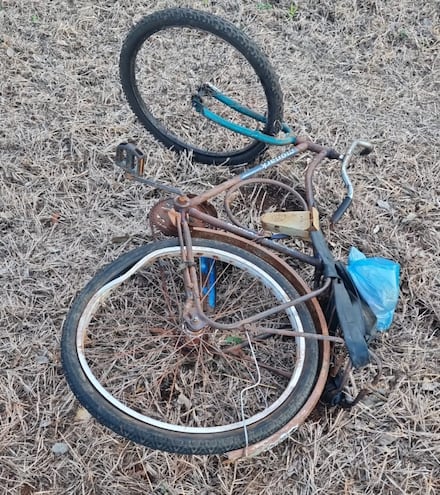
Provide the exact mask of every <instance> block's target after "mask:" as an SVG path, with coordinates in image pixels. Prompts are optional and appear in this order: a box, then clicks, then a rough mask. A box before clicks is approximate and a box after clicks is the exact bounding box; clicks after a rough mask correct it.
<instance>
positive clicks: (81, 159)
mask: <svg viewBox="0 0 440 495" xmlns="http://www.w3.org/2000/svg"><path fill="white" fill-rule="evenodd" d="M176 3H177V2H171V1H165V0H159V1H158V2H156V5H155V6H154V7H152V6H151V5H150V3H149V2H142V1H138V0H134V1H133V2H129V3H128V2H113V1H112V2H110V1H97V2H88V1H85V0H78V1H76V0H75V1H74V0H70V1H68V2H62V1H59V0H54V1H52V2H43V1H39V0H36V1H32V2H25V1H24V0H17V1H7V0H3V1H2V2H0V7H1V9H0V68H1V73H2V74H1V79H0V102H1V111H0V149H1V155H0V161H1V177H0V228H1V238H0V258H1V265H0V274H1V286H0V294H1V299H0V316H1V328H0V356H1V357H0V362H1V366H0V398H1V400H0V420H1V436H0V492H1V493H5V494H20V495H30V494H37V493H40V494H43V493H44V494H64V493H69V494H76V493H78V494H80V493H81V494H113V493H119V494H136V493H156V494H163V495H165V494H181V493H185V494H186V493H188V494H190V493H198V494H206V495H207V494H238V493H240V494H283V493H286V494H287V493H289V494H295V493H303V494H312V493H313V494H319V493H326V494H341V493H345V494H378V493H383V494H404V493H405V494H406V493H411V494H412V493H420V494H435V493H439V492H440V467H439V466H440V464H439V459H440V423H439V412H440V382H439V347H440V346H439V337H440V335H439V319H440V305H439V301H440V266H439V250H440V249H439V248H440V218H439V197H440V196H439V192H440V188H439V182H440V181H439V178H440V177H439V173H440V172H439V171H440V167H439V155H440V152H439V144H438V141H439V137H440V124H439V108H440V102H439V97H438V94H439V91H440V86H439V84H440V70H439V55H438V54H439V52H438V50H439V35H440V32H439V4H438V2H437V1H435V0H431V1H430V0H422V1H421V2H418V3H415V2H412V1H411V0H400V1H397V0H390V1H383V0H377V1H374V2H373V1H365V2H360V1H355V0H337V1H331V0H323V1H317V0H310V1H308V2H298V12H297V14H296V16H295V17H294V18H293V19H290V18H289V16H288V10H289V7H290V5H291V2H284V1H278V2H275V1H274V2H272V5H267V4H266V7H267V8H262V5H261V4H258V2H253V1H247V0H245V1H242V2H239V3H237V2H232V1H229V0H223V1H219V2H211V1H209V0H208V1H206V2H205V1H196V0H191V1H190V0H188V1H186V2H185V5H190V6H194V7H199V8H201V9H204V10H208V11H214V12H216V13H219V14H221V15H222V16H224V17H226V18H228V19H230V20H232V21H234V22H235V23H237V24H239V25H240V26H241V27H243V29H245V30H246V31H247V32H248V33H249V34H251V35H252V36H253V37H254V39H255V40H256V41H257V42H259V44H260V45H263V46H264V47H265V49H266V51H267V52H268V54H269V56H270V58H271V59H272V60H273V62H274V64H275V66H276V68H277V70H278V71H279V73H280V77H281V83H282V86H283V90H284V93H285V102H286V112H285V113H286V118H287V120H288V121H289V122H295V123H296V126H297V128H298V129H299V131H301V132H302V133H306V134H308V135H309V136H310V137H312V138H314V139H318V140H320V141H322V142H325V143H330V144H333V145H335V146H338V147H339V148H344V147H345V146H346V145H347V144H348V143H349V141H350V139H351V138H352V137H358V136H362V137H365V138H368V139H371V140H372V141H373V142H374V144H375V147H376V151H375V154H374V155H373V156H372V157H371V158H369V159H368V160H365V161H362V162H360V163H359V165H358V167H357V169H356V171H355V172H354V175H353V179H354V183H355V187H356V192H357V196H356V201H355V205H354V207H353V208H352V209H351V210H350V213H349V215H348V216H347V218H346V219H345V221H344V222H342V223H341V225H340V226H339V227H338V229H337V231H336V232H335V233H334V235H333V237H332V239H333V243H334V246H335V249H336V250H337V251H340V253H341V255H342V256H345V255H346V253H347V250H348V248H349V246H350V245H357V246H358V247H359V248H361V249H362V250H364V251H365V252H366V253H367V254H378V255H382V256H388V257H391V258H394V259H396V260H397V261H399V262H400V263H401V266H402V287H401V300H400V304H399V307H398V310H397V314H396V318H395V323H394V325H393V327H392V329H391V330H390V332H389V333H388V334H386V335H384V336H383V337H382V338H380V339H379V341H378V342H377V344H376V352H377V353H378V354H379V355H380V357H381V358H382V359H383V360H384V377H383V379H382V381H381V384H380V397H379V396H378V397H370V398H369V399H367V400H366V401H365V403H363V404H362V405H360V406H359V407H358V408H356V409H355V410H354V411H351V412H344V411H329V412H328V413H327V414H326V415H325V417H323V418H320V419H319V420H318V421H316V422H308V423H307V424H306V425H304V427H303V428H301V430H300V431H299V432H298V433H296V434H294V435H292V437H291V438H290V439H289V440H288V441H286V442H284V443H283V444H282V445H280V446H279V447H277V448H275V449H274V450H273V451H271V452H267V453H265V454H262V455H260V456H259V457H257V458H256V459H252V460H246V461H243V462H240V463H238V464H235V465H224V464H222V463H221V460H220V459H219V458H218V457H185V456H175V455H167V454H163V453H161V452H155V451H151V450H148V449H144V448H141V447H139V446H136V445H134V444H132V443H130V442H128V441H124V440H123V439H122V438H119V437H117V436H116V435H113V434H111V433H110V432H109V431H108V430H106V429H105V428H103V427H101V426H99V425H98V424H96V423H95V422H94V421H93V420H82V421H81V420H78V419H75V413H76V411H77V408H78V403H77V402H76V401H75V400H74V398H73V396H72V394H71V392H70V391H69V389H68V387H67V384H66V382H65V380H64V378H63V374H62V370H61V365H60V358H59V340H60V328H61V325H62V321H63V318H64V316H65V315H66V312H67V309H68V307H69V304H70V302H71V300H72V297H73V296H74V294H75V293H76V291H77V290H79V289H80V288H81V287H82V286H83V285H84V283H85V282H86V281H87V280H89V279H90V277H91V276H92V275H93V273H94V272H95V271H96V269H97V267H98V266H102V265H103V264H105V263H107V262H109V261H110V260H113V259H114V258H115V257H117V256H118V254H120V253H121V252H124V251H126V250H127V249H128V248H129V246H130V245H134V244H139V243H141V242H144V241H145V240H148V239H149V232H148V227H147V222H146V214H147V211H148V208H149V206H151V204H152V203H153V201H154V198H156V197H157V196H156V195H155V193H151V192H150V191H148V190H145V189H143V188H142V187H141V186H138V185H135V184H129V183H127V182H123V181H120V180H119V177H118V175H117V174H115V173H114V170H113V166H112V164H111V159H110V158H111V155H112V152H113V149H114V147H115V145H116V144H117V143H118V142H119V141H121V140H124V139H127V138H133V139H137V140H138V142H139V143H140V146H141V147H142V148H143V149H145V150H147V152H148V156H149V166H150V167H151V170H152V174H154V175H156V176H158V177H163V178H164V179H166V180H168V181H170V182H172V183H186V185H187V186H190V185H191V184H192V185H193V187H194V188H196V187H197V185H204V184H206V183H209V182H218V181H219V180H220V179H221V178H222V177H225V176H227V174H228V172H226V171H224V170H221V169H209V167H204V166H192V165H189V164H188V163H186V162H185V161H183V160H182V161H180V162H179V160H178V159H177V158H176V157H174V156H173V155H172V154H171V153H168V152H166V151H164V150H163V149H162V148H161V147H160V146H159V145H157V144H156V143H155V142H153V141H152V140H151V139H150V138H149V136H148V135H147V134H146V133H145V132H144V131H143V130H142V128H140V127H139V125H137V124H136V123H135V122H134V118H133V116H132V114H131V113H130V112H129V110H128V108H127V105H126V104H125V101H124V100H123V98H122V95H121V90H120V85H119V82H118V74H117V58H118V52H119V49H120V45H121V42H122V39H123V37H124V36H125V34H126V32H127V30H128V29H129V28H130V26H131V25H132V23H133V21H134V20H137V19H138V18H140V17H141V16H142V15H144V14H146V13H149V12H151V11H152V10H153V9H156V8H161V7H164V6H172V5H175V4H176ZM179 4H180V2H179ZM182 4H183V2H182ZM282 172H283V173H291V172H288V171H286V170H284V169H283V171H282ZM339 190H340V189H339V182H338V179H337V177H336V176H335V177H333V176H330V175H329V176H327V177H322V179H321V180H320V182H319V184H318V192H319V195H320V206H321V207H322V210H323V211H329V209H330V208H331V206H332V205H334V204H335V203H336V201H337V199H336V198H335V196H334V195H332V194H330V193H334V191H339ZM54 215H55V217H54ZM58 216H59V221H58V220H56V221H53V220H54V218H56V219H58ZM57 442H64V443H66V444H67V445H68V446H69V450H68V452H67V453H65V454H63V455H58V456H57V455H55V454H54V453H53V452H52V447H53V445H54V444H55V443H57Z"/></svg>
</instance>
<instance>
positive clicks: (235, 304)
mask: <svg viewBox="0 0 440 495" xmlns="http://www.w3.org/2000/svg"><path fill="white" fill-rule="evenodd" d="M193 252H194V256H195V259H196V261H197V267H198V268H197V269H198V270H199V273H200V281H201V282H200V283H201V285H202V286H203V287H205V288H206V287H208V290H206V291H205V296H204V299H205V298H206V300H208V299H209V304H205V305H204V306H205V308H206V311H207V312H208V313H209V317H210V318H211V319H212V320H215V321H217V322H221V323H227V324H232V327H231V329H229V330H219V329H217V328H211V327H206V328H204V329H203V330H202V332H201V333H200V334H198V335H196V336H195V335H194V334H190V332H188V330H187V328H186V327H185V323H184V320H183V318H182V311H183V307H184V304H185V291H184V285H183V280H182V267H181V256H180V246H179V244H178V242H177V241H176V240H174V239H173V240H167V241H162V242H157V243H154V244H151V245H147V246H143V247H141V248H138V249H136V250H134V251H131V252H129V253H127V254H126V255H124V256H122V257H120V258H119V259H118V260H116V261H114V262H113V263H111V264H110V265H109V266H107V267H106V268H105V269H104V270H103V271H101V272H100V273H99V274H98V275H96V277H95V278H94V279H93V280H92V281H91V282H90V283H89V284H88V285H87V286H86V288H85V289H84V290H83V291H82V292H81V293H80V294H79V295H78V297H77V298H76V300H75V302H74V304H73V306H72V308H71V310H70V312H69V315H68V317H67V319H66V322H65V325H64V329H63V337H62V359H63V366H64V370H65V374H66V377H67V379H68V381H69V384H70V386H71V388H72V390H73V391H74V393H75V394H76V396H77V397H78V399H79V400H80V402H82V404H83V405H84V406H85V407H86V408H87V409H89V411H90V412H91V414H92V415H94V416H95V417H96V418H97V419H98V420H99V421H101V422H102V423H103V424H105V425H107V426H108V427H110V428H111V429H113V430H114V431H115V432H117V433H119V434H121V435H123V436H125V437H127V438H129V439H131V440H133V441H135V442H138V443H140V444H143V445H146V446H148V447H151V448H156V449H160V450H166V451H170V452H179V453H187V454H196V453H198V454H212V453H223V452H226V451H229V450H233V449H237V448H240V447H243V446H245V445H246V443H249V444H252V443H255V442H257V441H259V440H261V439H263V438H266V437H268V436H269V435H271V434H273V433H275V432H276V431H278V430H279V429H280V428H281V427H282V426H284V425H285V424H286V423H287V422H288V421H289V420H290V419H291V418H292V417H293V416H294V415H295V414H296V413H297V412H298V411H299V410H300V409H301V407H302V406H303V405H304V403H305V402H306V400H307V398H308V397H309V395H310V393H311V391H312V389H313V386H314V383H315V379H316V375H317V372H318V358H319V352H318V344H317V342H316V341H314V340H310V339H303V338H294V337H289V336H286V335H279V334H276V333H275V332H276V330H292V329H294V330H296V331H300V332H310V333H316V331H315V327H314V324H313V321H312V318H311V316H310V313H309V311H308V309H307V308H306V306H304V305H301V304H300V305H298V306H294V307H290V308H288V309H287V310H284V311H282V312H278V313H276V314H273V315H270V316H266V317H264V318H262V319H260V320H258V322H257V323H256V324H255V325H251V326H250V327H248V328H247V330H246V331H245V330H243V329H242V328H241V327H240V326H239V325H237V326H236V327H235V326H234V325H233V324H234V323H235V322H237V323H238V322H239V321H240V320H242V319H244V318H247V317H250V316H252V315H255V314H257V313H260V312H262V311H266V310H268V309H270V308H273V307H274V306H276V305H279V304H281V303H283V302H286V301H289V300H291V299H293V298H296V297H298V293H297V292H296V290H295V289H294V288H293V287H292V286H291V284H290V283H289V282H288V281H287V280H286V279H285V278H284V276H283V275H281V274H280V273H279V272H278V271H276V270H275V269H274V268H273V267H272V266H270V264H268V263H267V262H266V261H263V260H262V259H260V258H258V257H257V256H255V255H253V254H252V253H250V252H248V251H246V250H244V249H241V248H238V247H234V246H232V245H229V244H226V243H223V242H219V241H215V240H202V239H194V246H193ZM206 267H209V268H208V272H207V268H206ZM214 270H215V271H214ZM202 279H203V280H205V281H206V280H209V281H210V282H209V285H208V286H207V285H206V283H205V282H203V280H202ZM213 290H215V297H210V294H212V291H213ZM202 302H205V301H202ZM263 329H264V330H263ZM284 333H285V332H284ZM246 437H247V438H246Z"/></svg>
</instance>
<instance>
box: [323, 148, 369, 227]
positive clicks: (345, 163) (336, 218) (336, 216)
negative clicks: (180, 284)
mask: <svg viewBox="0 0 440 495" xmlns="http://www.w3.org/2000/svg"><path fill="white" fill-rule="evenodd" d="M357 148H362V149H361V150H360V152H359V155H368V154H369V153H371V152H372V151H373V146H372V144H371V143H369V142H368V141H362V140H360V139H358V140H356V141H353V142H352V143H351V145H350V148H348V151H347V153H346V154H345V155H344V156H343V157H341V159H342V165H341V177H342V180H343V182H344V184H345V187H346V188H347V195H346V196H345V198H344V199H343V201H342V203H341V204H340V205H339V206H338V208H337V209H336V211H335V212H334V213H333V215H332V217H331V219H330V221H331V223H333V224H334V223H336V222H338V221H339V220H340V218H341V217H342V215H343V214H344V213H345V211H346V210H347V208H348V207H349V206H350V204H351V201H352V199H353V185H352V183H351V180H350V178H349V176H348V173H347V167H348V165H349V163H350V161H351V159H352V158H353V155H354V154H355V152H356V150H357Z"/></svg>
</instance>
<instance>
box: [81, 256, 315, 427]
mask: <svg viewBox="0 0 440 495" xmlns="http://www.w3.org/2000/svg"><path fill="white" fill-rule="evenodd" d="M193 253H194V255H195V256H197V255H202V256H203V255H207V254H208V255H209V254H211V255H215V256H216V257H220V259H221V260H222V261H226V262H228V263H230V264H231V265H234V266H236V267H238V268H242V269H245V270H247V271H248V272H250V273H251V274H252V275H254V276H255V277H256V278H258V279H259V280H260V281H261V282H262V283H264V285H265V286H266V287H268V288H270V289H271V290H272V291H273V293H274V295H275V296H276V297H277V298H278V299H279V301H280V303H283V302H287V301H289V300H290V297H289V295H288V294H287V293H286V292H285V290H284V289H283V288H282V287H281V286H280V285H279V284H278V282H276V281H275V280H274V279H273V278H272V277H271V276H270V275H268V274H267V273H266V272H265V271H263V270H262V269H260V268H259V267H258V266H256V265H254V264H253V263H251V262H249V261H247V260H245V259H243V258H241V257H240V256H237V255H234V254H232V253H228V252H226V251H223V250H221V249H216V248H210V247H198V246H193ZM219 253H220V255H219ZM164 255H175V256H176V257H178V256H180V246H170V247H166V248H161V249H157V250H155V251H152V252H151V253H149V254H147V255H146V256H144V257H143V258H142V259H141V260H140V261H138V262H137V263H136V264H135V265H133V266H132V267H131V268H130V270H128V271H127V272H126V273H124V274H123V275H121V276H119V277H117V278H115V279H114V280H111V281H110V282H108V283H107V284H106V285H104V286H103V287H101V289H99V291H98V292H97V293H96V294H95V295H94V296H93V297H92V298H91V299H90V301H89V303H88V304H87V306H86V307H85V309H84V312H83V313H82V315H81V318H80V320H79V323H78V330H77V334H76V351H77V354H78V358H79V362H80V365H81V368H82V370H83V372H84V374H85V375H86V376H87V378H88V380H89V381H90V383H91V384H92V385H93V387H94V388H95V389H96V390H97V391H98V393H99V394H100V395H102V396H103V397H104V398H105V399H106V400H107V401H108V402H110V403H111V404H112V405H113V406H114V407H116V408H117V409H119V410H120V411H122V412H123V413H125V414H127V415H128V416H131V417H132V418H135V419H137V420H139V421H142V422H143V423H146V424H149V425H151V426H155V427H157V428H161V429H165V430H170V431H177V432H182V433H192V434H197V433H205V434H206V433H217V432H224V431H230V430H233V429H236V428H243V425H244V424H245V425H246V427H248V426H249V425H251V424H253V423H255V422H257V421H260V420H261V419H263V418H265V417H267V416H268V415H270V414H271V413H272V412H273V411H275V410H276V409H278V408H279V407H280V406H281V405H282V404H283V403H284V402H285V401H286V399H287V398H288V396H289V395H290V393H291V392H292V390H293V389H294V388H295V386H296V384H297V383H298V380H299V377H300V375H301V372H302V369H303V366H304V360H305V339H304V338H299V337H298V338H296V339H295V340H296V345H297V356H296V364H295V370H294V373H293V374H292V376H291V378H290V380H289V383H288V385H287V387H286V389H285V390H284V391H283V393H282V394H281V395H280V396H279V397H278V399H277V400H276V401H275V402H273V403H272V404H271V405H270V406H269V407H268V408H266V409H264V410H263V411H261V412H259V413H257V414H255V415H253V416H251V417H250V418H247V419H246V420H245V421H238V422H235V423H230V424H227V425H221V426H207V427H189V426H181V425H175V424H170V423H165V422H163V421H159V420H156V419H154V418H150V417H148V416H145V415H143V414H141V413H139V412H137V411H134V410H133V409H131V408H130V407H127V406H126V405H124V404H123V403H122V402H120V401H119V400H118V399H116V398H115V397H114V396H113V395H112V394H111V393H110V392H108V391H107V390H106V389H105V388H104V387H103V386H102V385H101V383H100V382H99V381H98V379H97V378H96V377H95V375H94V374H93V372H92V370H91V369H90V367H89V365H88V363H87V360H86V356H85V346H84V342H85V340H86V337H87V328H88V325H89V323H90V320H91V319H92V316H93V314H94V312H95V310H96V309H97V308H98V306H99V304H100V303H101V302H102V301H103V300H104V299H105V298H106V297H107V296H108V295H109V294H110V292H111V291H112V290H113V289H114V288H116V287H118V286H119V285H120V284H121V283H123V282H124V281H125V280H127V279H128V278H130V277H131V276H132V275H133V274H135V273H136V272H137V271H138V270H140V269H141V268H143V267H144V266H145V265H148V264H150V263H152V262H153V261H154V260H156V259H157V258H159V257H161V256H164ZM285 311H286V313H287V314H288V316H289V320H290V322H291V324H292V327H293V328H294V329H295V330H296V331H298V332H303V331H304V329H303V326H302V322H301V319H300V317H299V315H298V312H297V310H296V308H295V307H294V306H292V307H291V308H289V309H287V310H285Z"/></svg>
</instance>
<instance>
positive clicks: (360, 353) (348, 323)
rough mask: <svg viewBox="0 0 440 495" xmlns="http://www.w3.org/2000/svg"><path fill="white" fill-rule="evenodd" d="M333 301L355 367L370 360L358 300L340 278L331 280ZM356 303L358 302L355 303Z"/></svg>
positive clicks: (363, 364) (360, 366) (359, 366)
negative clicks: (354, 298) (351, 295)
mask: <svg viewBox="0 0 440 495" xmlns="http://www.w3.org/2000/svg"><path fill="white" fill-rule="evenodd" d="M332 289H333V301H334V305H335V308H336V313H337V316H338V320H339V326H340V328H341V330H342V334H343V336H344V340H345V345H346V346H347V350H348V354H349V356H350V359H351V362H352V363H353V366H354V367H355V368H362V367H363V366H366V365H367V364H368V363H369V362H370V355H369V352H368V344H367V341H366V340H365V322H364V319H363V317H362V310H361V307H360V301H359V300H354V301H353V300H352V299H351V297H350V294H349V293H348V290H347V289H346V287H345V285H344V283H343V281H342V280H341V279H340V278H334V279H333V280H332ZM357 303H358V304H357Z"/></svg>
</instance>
